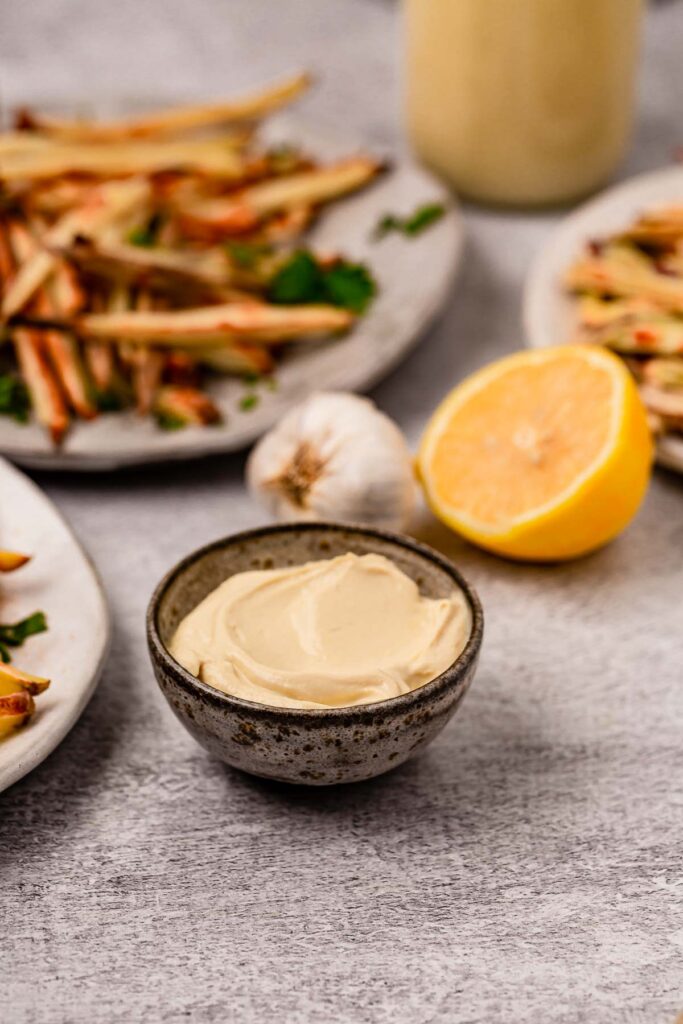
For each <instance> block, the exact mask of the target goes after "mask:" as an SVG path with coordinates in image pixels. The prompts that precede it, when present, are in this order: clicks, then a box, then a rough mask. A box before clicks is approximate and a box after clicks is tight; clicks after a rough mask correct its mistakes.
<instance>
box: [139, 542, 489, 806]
mask: <svg viewBox="0 0 683 1024" xmlns="http://www.w3.org/2000/svg"><path fill="white" fill-rule="evenodd" d="M349 551H351V552H353V553H354V554H357V555H366V554H370V553H373V554H379V555H384V556H385V557H386V558H389V559H390V560H391V561H392V562H394V564H395V565H397V566H398V568H399V569H401V570H402V571H403V572H404V573H406V575H407V576H409V577H410V578H411V579H413V580H414V581H415V582H416V583H417V585H418V587H419V588H420V592H421V593H422V594H424V595H425V596H426V597H432V598H439V597H446V596H448V595H449V594H451V593H452V592H453V589H454V587H457V588H460V590H461V591H462V592H463V593H464V595H465V598H466V600H467V602H468V604H469V608H470V612H471V617H472V629H471V632H470V636H469V639H468V640H467V643H466V645H465V648H464V650H463V651H462V653H461V654H460V655H459V656H458V657H457V658H456V659H455V661H454V662H453V664H452V665H450V666H449V667H448V668H447V669H446V670H445V671H444V672H442V673H441V675H439V676H437V677H436V678H435V679H432V680H431V681H430V682H428V683H426V684H425V685H424V686H421V687H418V689H416V690H412V691H411V692H410V693H406V694H402V695H401V696H399V697H392V698H390V699H389V700H383V701H378V702H376V703H373V704H361V705H357V706H353V707H341V708H324V709H318V708H312V709H299V708H280V707H272V706H270V705H266V704H257V703H254V702H253V701H248V700H243V699H241V698H239V697H232V696H230V695H229V694H226V693H223V692H222V691H221V690H216V689H214V687H212V686H209V685H208V684H207V683H203V682H202V681H201V680H199V679H197V678H196V677H195V676H193V675H192V674H191V673H190V672H188V671H186V669H184V668H183V667H182V666H181V665H179V664H178V662H177V661H175V659H174V658H173V657H172V656H171V655H170V654H169V652H168V645H169V644H170V642H171V640H172V638H173V635H174V633H175V631H176V629H177V627H178V625H179V623H180V622H181V620H182V619H183V618H184V617H185V616H186V615H187V614H188V613H189V612H190V611H192V609H193V608H195V607H196V606H197V605H198V604H199V603H200V601H202V600H203V599H204V598H205V597H206V596H207V594H209V593H210V592H211V591H212V590H214V589H215V588H216V587H218V586H219V584H221V583H222V582H223V581H224V580H225V579H227V578H228V577H229V576H233V575H235V574H236V573H239V572H246V571H249V570H254V569H273V568H284V567H289V566H294V565H300V564H303V563H304V562H311V561H318V560H321V559H329V558H334V557H336V556H337V555H342V554H346V553H347V552H349ZM380 614H381V611H380ZM483 627H484V618H483V612H482V608H481V604H480V602H479V599H478V597H477V595H476V593H475V592H474V590H473V589H472V587H471V586H470V585H469V584H468V583H467V581H466V580H465V579H463V577H462V576H461V575H460V573H459V572H458V570H457V569H456V568H455V566H453V565H452V564H451V563H450V562H449V561H448V560H447V559H445V558H443V557H442V556H441V555H439V554H438V553H437V552H436V551H433V550H432V549H431V548H429V547H427V546H426V545H424V544H419V543H418V542H416V541H414V540H411V539H409V538H407V537H403V536H399V535H398V534H392V533H389V532H385V531H382V530H374V529H370V528H365V527H362V526H347V525H342V524H335V523H288V524H283V525H278V526H269V527H265V528H262V529H257V530H251V531H248V532H246V533H239V534H235V535H234V536H231V537H226V538H224V539H223V540H218V541H215V542H214V543H213V544H209V545H207V546H206V547H203V548H200V549H199V550H198V551H195V552H194V553H193V554H191V555H188V556H187V557H186V558H184V559H183V560H182V561H181V562H179V563H178V565H176V566H175V568H173V569H172V570H171V571H170V572H169V573H168V574H167V575H166V576H165V577H164V579H163V580H162V581H161V583H160V584H159V585H158V587H157V589H156V590H155V592H154V594H153V596H152V599H151V601H150V604H149V608H148V611H147V641H148V645H149V652H150V656H151V659H152V665H153V668H154V674H155V676H156V679H157V682H158V684H159V687H160V688H161V691H162V693H163V694H164V697H165V698H166V700H167V701H168V703H169V705H170V706H171V708H172V709H173V711H174V712H175V714H176V716H177V717H178V718H179V719H180V721H181V722H182V724H183V725H184V726H185V728H186V729H187V730H188V732H189V733H190V734H191V735H192V736H194V738H195V739H196V740H197V741H198V742H199V743H200V744H201V745H202V746H203V747H205V749H206V750H208V751H209V752H210V753H211V754H214V755H215V756H216V757H218V758H220V759H221V760H222V761H225V762H226V763H227V764H229V765H232V766H233V767H235V768H240V769H241V770H242V771H245V772H250V773H251V774H253V775H258V776H261V777H262V778H267V779H276V780H278V781H280V782H290V783H298V784H303V785H317V786H325V785H334V784H336V783H342V782H359V781H361V780H363V779H369V778H372V777H373V776H375V775H381V774H382V773H383V772H386V771H389V770H390V769H391V768H395V767H396V766H397V765H399V764H401V763H402V762H403V761H406V760H408V758H409V757H412V756H413V755H414V754H417V753H418V752H419V751H420V750H423V749H424V748H425V747H426V746H427V744H429V743H431V741H432V740H433V739H434V737H435V736H436V735H437V734H438V733H439V732H441V730H442V729H443V727H444V726H445V725H446V723H447V722H448V720H449V719H450V718H451V716H452V715H453V714H454V712H455V711H456V709H457V707H458V705H459V704H460V701H461V700H462V698H463V697H464V695H465V693H466V692H467V689H468V687H469V684H470V682H471V681H472V678H473V676H474V672H475V669H476V664H477V659H478V656H479V650H480V648H481V642H482V636H483Z"/></svg>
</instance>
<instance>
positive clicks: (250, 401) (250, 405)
mask: <svg viewBox="0 0 683 1024" xmlns="http://www.w3.org/2000/svg"><path fill="white" fill-rule="evenodd" d="M259 401H260V399H259V396H258V395H255V394H253V393H250V394H248V395H243V396H242V398H241V399H240V409H241V410H242V412H249V411H250V409H255V408H256V406H257V405H258V404H259Z"/></svg>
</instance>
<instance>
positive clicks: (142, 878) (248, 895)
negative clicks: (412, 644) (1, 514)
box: [0, 0, 683, 1024]
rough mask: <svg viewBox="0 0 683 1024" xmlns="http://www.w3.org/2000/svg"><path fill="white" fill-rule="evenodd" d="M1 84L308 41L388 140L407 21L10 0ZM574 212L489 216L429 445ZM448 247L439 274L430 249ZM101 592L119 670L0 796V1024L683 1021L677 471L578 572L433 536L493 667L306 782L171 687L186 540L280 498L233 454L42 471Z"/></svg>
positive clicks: (231, 57)
mask: <svg viewBox="0 0 683 1024" xmlns="http://www.w3.org/2000/svg"><path fill="white" fill-rule="evenodd" d="M2 21H3V26H2V31H0V95H1V96H2V99H3V101H4V102H6V103H10V104H11V103H14V102H17V101H20V100H22V99H26V98H28V99H32V98H41V97H45V96H48V97H50V96H52V97H53V98H66V99H76V100H78V99H79V98H81V97H82V96H97V95H100V96H102V95H106V94H108V93H113V92H115V93H117V94H123V95H130V96H132V95H145V96H168V97H170V98H173V97H176V96H180V95H182V96H204V95H211V94H218V93H221V92H223V91H224V90H225V89H226V88H232V87H233V86H235V87H238V86H243V85H247V84H249V83H250V82H252V81H258V80H260V79H262V78H263V77H267V76H269V75H271V74H272V75H275V74H277V73H278V72H280V71H284V70H286V69H288V68H291V67H293V66H298V65H300V64H307V65H312V66H314V67H315V68H316V69H317V70H318V71H319V72H321V73H324V79H323V82H322V84H321V88H320V90H319V92H318V93H317V94H316V95H315V96H314V97H313V98H312V99H311V100H310V101H308V103H307V108H308V109H307V113H310V115H311V116H316V117H319V118H320V119H321V120H322V121H327V122H331V123H332V124H333V125H334V123H335V122H343V123H344V127H345V128H348V127H349V126H352V127H353V126H355V127H357V130H358V137H359V139H360V138H366V137H367V138H370V139H374V140H375V141H377V142H380V143H386V142H392V141H393V140H395V139H397V137H398V122H397V110H398V102H397V92H398V71H397V68H398V64H397V23H396V10H395V8H394V6H393V5H392V4H389V3H384V2H381V0H374V2H373V0H280V2H279V3H273V2H271V3H268V2H266V0H239V2H238V0H225V2H223V3H219V2H218V0H213V2H211V0H194V2H192V3H190V2H188V0H166V2H165V3H162V2H160V0H159V2H155V3H147V4H141V3H133V2H131V0H117V2H115V3H107V4H104V3H95V2H92V0H90V2H86V0H76V2H74V0H72V2H70V3H67V2H66V0H34V2H33V3H31V4H19V3H15V4H12V5H5V9H4V10H3V14H2ZM682 44H683V6H682V5H681V3H678V2H675V3H668V4H659V5H657V6H656V7H654V8H653V9H652V10H651V12H650V15H649V25H648V33H647V40H646V49H645V67H644V76H643V89H642V97H641V123H640V128H639V132H638V136H637V141H636V146H635V147H634V149H633V153H632V155H631V157H630V159H629V162H628V166H627V167H626V168H624V170H623V173H624V174H626V173H630V172H633V171H636V170H641V169H646V168H655V167H658V166H660V165H662V164H664V163H666V162H668V161H669V160H670V157H671V153H672V151H673V149H674V147H675V146H676V145H677V144H679V143H681V142H683V120H682V119H681V115H680V97H681V95H683V62H682V61H681V52H683V45H682ZM555 221H556V216H555V215H544V216H534V217H531V216H522V215H513V214H509V215H500V214H494V213H490V212H483V211H475V210H469V211H468V213H467V225H468V229H469V240H468V247H467V253H466V261H465V268H464V272H463V274H462V276H461V278H460V280H459V282H458V284H457V287H456V288H455V290H454V292H453V295H452V298H451V301H450V302H449V305H448V308H447V309H446V311H445V313H444V315H443V317H442V319H441V321H440V323H439V324H438V325H437V326H436V327H435V328H434V330H432V331H431V333H430V334H429V336H428V337H426V338H425V339H424V342H423V343H422V345H421V346H420V348H419V350H418V351H417V352H416V353H415V354H414V355H413V356H412V357H411V358H410V359H409V360H408V361H407V362H406V363H405V364H404V365H403V366H402V367H401V368H400V369H399V370H397V371H396V372H395V373H394V374H393V375H392V376H391V377H390V378H389V379H388V380H387V381H386V382H385V383H384V384H382V386H381V387H379V388H378V389H377V390H376V392H375V397H376V399H377V401H378V402H379V403H380V404H381V406H382V407H383V408H384V409H386V410H387V411H388V412H389V413H391V414H392V415H393V416H395V417H396V419H397V420H398V421H399V422H400V423H401V425H402V426H403V427H404V428H405V429H406V431H407V432H408V434H409V435H410V438H411V440H413V441H414V440H415V439H416V438H417V436H418V434H419V432H420V429H421V427H422V425H423V424H424V422H425V419H426V416H427V415H428V413H429V411H430V409H431V408H432V407H433V406H434V404H435V403H436V401H437V400H438V399H439V398H440V397H441V395H442V394H443V393H444V391H445V390H446V389H447V388H448V387H450V385H452V384H453V383H455V382H456V381H457V380H458V379H460V378H461V377H462V376H463V374H465V373H466V372H468V371H469V370H471V369H473V368H475V367H477V366H479V365H480V364H482V363H483V362H484V361H486V360H488V359H490V358H491V357H494V356H497V355H500V354H502V353H504V352H506V351H508V350H510V349H512V348H514V347H517V346H519V344H520V340H521V327H520V318H519V298H520V288H521V285H522V281H523V278H524V274H525V271H526V268H527V266H528V264H529V261H530V259H531V257H532V255H533V254H534V252H535V250H536V249H537V247H538V245H539V244H540V243H541V242H542V241H543V239H544V238H545V237H546V235H547V234H548V232H549V231H550V230H551V229H552V227H553V225H554V223H555ZM426 271H427V272H428V268H426ZM37 479H38V481H39V482H40V483H41V484H42V486H44V487H45V488H46V490H47V491H48V493H49V494H50V495H51V496H52V497H53V498H54V499H55V500H56V501H57V503H58V504H59V506H60V507H61V508H62V509H63V511H64V512H65V513H66V515H67V516H68V517H69V519H70V521H71V522H72V524H73V525H74V527H75V528H76V530H77V531H78V533H79V535H80V536H81V538H82V539H83V541H84V543H85V545H86V546H87V548H88V549H89V550H90V552H91V553H92V555H93V557H94V559H95V561H96V562H97V565H98V567H99V569H100V571H101V573H102V576H103V579H104V582H105V584H106V587H107V590H108V592H109V596H110V600H111V606H112V611H113V615H114V622H115V628H114V644H113V648H112V652H111V658H110V661H109V664H108V666H107V669H106V672H105V675H104V677H103V679H102V682H101V685H100V687H99V689H98V691H97V693H96V695H95V697H94V699H93V701H92V703H91V705H90V707H89V708H88V710H87V711H86V713H85V714H84V715H83V718H82V719H81V721H80V722H79V724H78V725H77V726H76V728H75V729H74V730H73V732H72V733H71V735H70V736H69V737H68V738H67V740H66V741H65V742H64V743H63V744H62V745H61V747H60V748H59V749H58V750H57V752H56V753H55V754H54V755H53V756H52V757H50V758H49V759H48V760H47V761H46V762H45V763H44V764H43V765H42V766H41V767H40V768H39V769H38V770H36V771H35V772H33V773H32V774H31V775H30V776H29V777H28V778H26V779H25V780H24V781H22V782H21V783H19V784H18V785H16V786H15V787H14V788H13V789H12V790H10V791H9V792H7V793H6V794H4V796H3V797H1V798H0V851H1V855H0V879H1V881H0V891H1V893H2V898H1V902H0V950H2V953H3V955H2V970H1V971H0V1020H2V1021H3V1022H7V1024H33V1022H35V1024H67V1022H68V1024H72V1022H73V1024H114V1022H125V1024H129V1022H136V1021H145V1022H148V1021H150V1022H155V1021H169V1022H180V1021H186V1020H191V1021H198V1022H227V1021H239V1022H242V1021H243V1022H254V1024H256V1022H258V1024H269V1022H271V1021H277V1022H286V1024H309V1022H310V1024H314V1022H320V1021H334V1022H335V1024H364V1022H372V1024H446V1022H453V1024H579V1022H588V1024H636V1022H637V1024H660V1022H661V1024H673V1021H674V1018H675V1016H676V1013H677V1011H678V1010H680V1009H683V995H682V994H681V992H680V982H681V961H682V958H683V920H682V918H681V896H682V895H683V880H682V878H681V819H682V810H683V800H682V797H681V771H680V769H681V722H682V717H683V715H682V705H683V698H682V696H681V683H682V678H681V677H682V670H681V663H682V660H683V659H682V654H683V629H682V625H681V623H682V621H683V612H682V609H683V564H682V553H683V481H682V480H681V479H679V478H677V477H674V476H673V475H668V474H665V473H663V472H662V473H658V474H657V475H656V478H655V480H654V483H653V486H652V489H651V492H650V494H649V497H648V499H647V502H646V504H645V507H644V509H643V511H642V514H641V515H640V516H639V518H638V520H637V522H636V523H635V524H634V525H633V526H632V527H631V529H630V530H628V532H627V533H626V534H625V535H624V536H623V537H622V538H621V539H620V540H619V541H618V542H617V543H615V544H613V545H612V546H611V547H609V548H608V549H606V550H604V551H603V552H601V553H600V554H598V555H595V556H594V557H591V558H588V559H585V560H583V561H581V562H577V563H575V564H573V565H570V566H567V567H565V568H548V569H539V568H524V567H517V566H514V565H508V564H505V563H504V562H501V561H498V560H496V559H494V558H492V557H488V556H486V555H484V554H481V553H479V552H477V551H475V550H473V549H471V548H469V547H467V546H465V545H464V544H461V543H459V542H458V541H457V540H455V539H453V538H451V537H448V536H447V535H446V533H445V531H442V530H440V529H439V528H437V527H434V526H430V525H429V524H427V525H426V527H425V535H426V536H428V538H429V539H431V540H432V541H433V542H435V543H436V544H438V545H439V546H441V547H442V548H443V549H444V550H446V551H447V552H449V553H451V554H452V555H453V556H454V557H455V559H456V560H457V562H458V564H459V565H460V566H461V567H462V568H463V570H464V571H465V572H466V573H467V574H469V576H470V577H471V578H472V580H473V582H474V583H475V584H476V585H477V586H478V588H479V591H480V594H481V597H482V599H483V601H484V603H485V606H486V610H487V615H488V632H487V637H486V643H485V651H484V655H483V659H482V664H481V669H480V672H479V675H478V678H477V679H476V681H475V684H474V686H473V689H472V691H471V693H470V695H469V696H468V698H467V700H466V702H465V704H464V706H463V709H462V712H461V714H459V716H458V717H457V718H456V720H455V721H454V722H453V723H452V725H451V726H450V727H449V728H448V729H447V730H446V732H445V733H444V734H443V735H442V736H441V737H440V738H439V739H438V741H437V742H436V743H435V744H434V746H433V747H432V748H431V750H430V751H429V752H428V753H427V754H426V755H424V756H422V757H421V758H419V759H418V760H416V761H414V762H413V763H410V764H408V765H407V766H405V767H403V768H401V769H399V770H398V771H396V772H395V773H394V774H392V775H389V776H386V777H384V778H382V779H380V780H377V781H375V782H373V783H369V784H365V785H362V786H358V787H352V788H346V789H339V790H330V791H327V792H319V791H315V792H307V791H305V790H290V789H287V788H283V787H280V786H276V785H269V784H265V783H261V782H258V781H256V780H254V779H250V778H248V777H246V776H243V775H239V774H237V773H235V772H233V771H230V770H228V769H226V768H224V767H223V766H222V765H220V764H218V763H216V762H214V761H212V760H211V759H210V758H209V757H208V756H207V755H205V754H204V753H203V752H202V751H201V750H200V749H199V748H198V747H197V746H195V744H194V743H193V742H192V740H190V738H189V737H188V736H187V735H186V734H185V733H184V732H183V731H182V729H181V728H180V726H179V725H178V724H177V723H176V722H175V720H174V719H173V718H172V716H171V714H170V712H169V711H168V710H167V709H166V707H165V706H164V704H163V703H162V699H161V697H160V695H159V693H158V692H157V690H156V688H155V685H154V682H153V679H152V675H151V671H150V668H149V665H148V661H147V654H146V650H145V644H144V638H143V612H144V609H145V605H146V601H147V598H148V595H149V593H150V591H151V589H152V587H153V585H154V584H155V582H156V581H157V579H158V578H159V576H160V575H161V574H162V573H163V572H164V571H165V570H166V569H167V567H168V566H169V565H170V564H171V563H172V562H174V561H175V560H176V559H177V558H178V557H179V556H181V555H183V554H184V553H185V552H187V551H188V550H189V549H191V548H192V547H194V546H195V545H197V544H199V543H202V542H204V541H208V540H210V539H212V538H214V537H218V536H220V535H222V534H224V533H226V532H229V531H232V530H235V529H239V528H240V527H245V526H249V525H250V524H252V523H255V522H258V521H259V518H260V517H259V516H258V514H257V513H256V512H255V510H254V509H253V508H252V506H251V505H250V503H249V502H248V500H247V499H246V498H245V496H244V493H243V490H242V460H241V458H238V457H232V458H217V459H214V460H212V461H208V462H203V463H197V464H194V465H188V466H175V467H171V468H166V469H163V468H160V469H159V468H158V469H152V470H147V471H141V472H136V473H127V474H125V475H123V474H122V475H116V476H114V475H112V476H108V477H104V476H103V477H92V478H86V477H80V478H79V477H76V476H73V477H70V478H67V477H62V476H57V475H49V474H40V475H37Z"/></svg>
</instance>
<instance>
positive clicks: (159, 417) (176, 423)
mask: <svg viewBox="0 0 683 1024" xmlns="http://www.w3.org/2000/svg"><path fill="white" fill-rule="evenodd" d="M156 421H157V426H159V427H161V429H162V430H182V429H183V428H184V427H186V426H187V423H186V421H185V420H184V419H183V418H182V417H181V416H175V415H174V414H173V413H170V412H162V411H159V412H157V414H156Z"/></svg>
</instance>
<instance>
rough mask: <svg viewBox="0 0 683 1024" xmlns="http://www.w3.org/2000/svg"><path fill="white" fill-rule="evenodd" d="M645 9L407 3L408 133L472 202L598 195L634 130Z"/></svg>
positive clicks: (471, 0) (487, 1) (520, 1)
mask: <svg viewBox="0 0 683 1024" xmlns="http://www.w3.org/2000/svg"><path fill="white" fill-rule="evenodd" d="M642 7H643V2H642V0H406V2H405V8H406V24H405V39H406V57H407V81H406V100H407V113H408V126H409V131H410V136H411V139H412V142H413V144H414V146H415V148H416V150H417V152H418V153H419V155H420V156H421V157H422V158H423V159H424V160H425V161H426V162H427V163H429V164H430V165H431V166H432V167H434V169H435V170H437V171H438V172H440V173H441V174H443V175H444V176H445V177H446V178H447V179H448V180H450V181H451V182H452V183H453V184H454V185H455V187H456V188H457V189H458V190H460V191H462V192H463V193H466V194H468V195H470V196H473V197H475V198H478V199H483V200H488V201H493V202H501V203H516V204H536V203H551V202H559V201H565V200H569V199H573V198H576V197H578V196H580V195H582V194H583V193H585V192H588V191H589V190H590V189H593V188H595V187H596V186H597V185H599V184H601V183H602V181H604V180H605V178H607V176H608V175H609V174H610V173H611V172H612V171H613V170H614V167H615V165H616V163H617V161H618V160H619V158H620V157H621V155H622V153H623V151H624V148H625V145H626V142H627V139H628V134H629V130H630V126H631V121H632V113H633V91H634V79H635V70H636V63H637V50H638V45H637V44H638V32H639V24H640V16H641V12H642Z"/></svg>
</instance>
